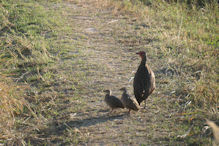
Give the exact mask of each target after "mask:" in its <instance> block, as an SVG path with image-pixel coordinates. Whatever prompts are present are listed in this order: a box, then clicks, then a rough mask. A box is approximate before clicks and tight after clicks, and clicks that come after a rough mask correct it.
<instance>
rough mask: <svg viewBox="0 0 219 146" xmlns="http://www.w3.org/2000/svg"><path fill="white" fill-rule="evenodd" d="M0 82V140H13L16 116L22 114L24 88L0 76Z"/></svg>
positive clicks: (24, 103)
mask: <svg viewBox="0 0 219 146" xmlns="http://www.w3.org/2000/svg"><path fill="white" fill-rule="evenodd" d="M1 78H4V79H1V81H0V98H1V100H0V107H1V108H0V117H1V118H0V123H1V124H0V133H1V134H0V139H10V138H14V134H15V133H14V132H13V130H14V124H15V122H16V116H17V115H19V114H20V113H22V112H23V108H24V106H25V105H26V102H25V100H24V89H25V88H26V87H25V86H18V85H15V84H14V83H13V81H11V80H10V79H9V78H7V77H5V76H3V75H1Z"/></svg>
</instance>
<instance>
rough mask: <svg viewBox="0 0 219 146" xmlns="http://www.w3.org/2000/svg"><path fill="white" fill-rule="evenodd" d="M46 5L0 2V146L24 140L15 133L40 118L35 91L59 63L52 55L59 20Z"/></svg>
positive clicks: (11, 1)
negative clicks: (55, 62)
mask: <svg viewBox="0 0 219 146" xmlns="http://www.w3.org/2000/svg"><path fill="white" fill-rule="evenodd" d="M54 4H55V3H54ZM45 5H46V2H43V1H23V0H16V1H13V0H2V1H1V2H0V42H1V43H0V76H1V80H0V98H1V100H0V106H1V109H0V116H1V121H0V125H1V126H0V129H1V132H0V133H1V135H0V139H1V140H2V141H0V143H1V142H4V141H5V142H6V141H7V142H9V141H14V142H15V141H17V142H18V141H19V139H23V138H22V137H23V136H24V135H25V134H22V132H23V131H20V132H19V131H16V130H15V129H16V128H17V127H19V126H21V125H23V124H25V121H24V120H25V119H27V117H33V118H37V116H36V114H35V112H36V109H35V108H34V107H35V106H36V105H34V104H31V103H32V102H33V101H34V100H35V98H36V94H34V92H33V91H32V90H33V88H35V87H37V86H38V85H39V84H41V85H44V84H47V83H49V77H48V74H51V73H50V72H51V71H50V69H49V68H51V66H52V64H53V62H54V60H56V58H55V57H53V55H51V53H52V52H54V51H55V50H56V49H57V48H52V45H51V44H52V43H53V41H52V39H50V38H52V37H55V35H56V31H55V30H56V28H58V26H59V24H60V21H59V20H60V18H59V15H56V16H55V14H57V12H54V10H49V9H46V7H45ZM30 86H31V88H30ZM28 94H29V95H28ZM18 117H23V118H18ZM22 135H23V136H22ZM16 139H17V140H16ZM8 140H9V141H8ZM19 142H22V141H19ZM23 142H24V141H23ZM24 143H25V142H24ZM24 143H23V144H24ZM11 144H12V143H11ZM17 144H19V143H17Z"/></svg>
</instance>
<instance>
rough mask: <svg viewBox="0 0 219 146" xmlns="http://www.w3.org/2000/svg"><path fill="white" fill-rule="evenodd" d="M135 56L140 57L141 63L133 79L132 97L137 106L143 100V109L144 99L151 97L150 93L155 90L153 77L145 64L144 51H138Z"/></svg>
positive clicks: (152, 73)
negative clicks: (133, 96)
mask: <svg viewBox="0 0 219 146" xmlns="http://www.w3.org/2000/svg"><path fill="white" fill-rule="evenodd" d="M136 54H138V55H139V56H140V57H141V63H140V65H139V67H138V70H137V72H136V73H135V77H134V82H133V88H134V95H135V98H136V100H137V101H138V103H139V105H140V104H141V102H142V101H144V100H145V106H144V108H145V107H146V99H147V98H148V96H149V95H151V93H152V92H153V91H154V89H155V75H154V72H153V71H152V70H151V68H150V67H149V65H148V64H147V57H146V53H145V52H144V51H140V52H138V53H136Z"/></svg>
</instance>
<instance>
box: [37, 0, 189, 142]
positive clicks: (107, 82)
mask: <svg viewBox="0 0 219 146" xmlns="http://www.w3.org/2000/svg"><path fill="white" fill-rule="evenodd" d="M94 3H95V1H92V0H89V1H87V0H86V1H83V0H82V1H80V0H79V1H77V2H66V3H65V4H63V5H62V6H61V7H62V9H63V10H65V11H63V16H64V17H67V22H66V25H68V26H70V28H71V30H70V31H69V32H68V33H63V36H61V38H62V40H65V41H67V40H68V41H67V42H68V46H69V49H68V52H67V54H68V55H67V56H68V57H66V56H65V57H64V56H63V58H64V59H63V60H61V61H60V63H59V66H60V67H59V68H60V69H59V72H58V73H59V75H60V78H61V80H63V83H62V86H63V87H62V88H63V90H59V89H58V88H59V87H56V88H57V89H56V90H58V91H60V93H62V97H63V99H59V105H57V109H58V110H57V111H58V113H57V114H55V115H54V117H53V120H52V121H50V124H49V126H48V127H47V128H45V129H41V130H40V132H39V135H41V137H43V138H45V139H46V140H47V143H51V144H79V145H87V144H88V145H95V144H98V145H106V144H108V145H112V144H116V145H127V144H128V145H140V144H146V145H160V144H163V145H165V144H171V143H172V142H171V139H173V138H174V137H176V136H177V135H178V134H184V132H185V131H178V132H176V131H177V130H178V129H177V127H175V126H174V125H175V124H174V120H175V119H174V118H173V117H172V116H171V113H173V112H175V110H173V109H171V106H170V105H171V101H170V99H169V98H168V96H169V95H167V93H166V91H165V89H166V88H167V87H166V86H167V85H166V84H165V83H164V84H161V82H162V81H163V78H164V77H165V73H163V72H162V71H160V70H159V67H161V64H160V62H159V61H161V60H159V58H158V55H157V54H158V53H157V49H154V48H153V47H154V46H155V45H158V43H157V40H156V39H151V34H149V33H148V34H144V36H143V35H142V34H141V33H142V32H143V31H144V29H151V28H150V23H149V22H148V23H147V22H144V24H142V22H141V21H139V20H137V21H136V19H135V18H127V16H122V15H121V16H118V15H113V14H112V10H111V9H106V8H102V9H101V8H97V7H94ZM60 42H61V41H60ZM138 50H145V51H147V54H148V57H149V65H150V66H151V67H152V69H153V70H154V71H155V73H156V74H155V75H156V77H157V89H156V91H155V93H154V94H153V95H152V96H150V98H149V99H148V100H147V108H146V109H141V110H140V111H139V112H132V113H131V116H130V117H128V116H127V115H126V112H127V110H125V109H124V110H117V111H116V112H115V113H113V114H111V115H109V114H108V112H109V108H108V107H107V106H106V104H105V103H104V93H103V92H102V90H103V89H111V90H112V91H113V94H114V95H117V96H119V97H120V96H121V92H120V91H119V88H121V87H127V88H128V92H129V93H130V94H131V95H133V88H132V82H129V79H130V78H131V77H133V76H134V73H135V71H136V69H137V67H138V65H139V63H140V58H139V57H138V56H136V54H135V52H136V51H138ZM65 58H67V59H65ZM75 59H77V60H75ZM75 77H77V78H81V80H76V79H75ZM66 80H67V81H66ZM64 81H65V82H64ZM73 86H74V87H73ZM74 88H76V89H77V90H74ZM76 91H78V92H76ZM173 143H174V144H176V142H173ZM179 143H180V142H179Z"/></svg>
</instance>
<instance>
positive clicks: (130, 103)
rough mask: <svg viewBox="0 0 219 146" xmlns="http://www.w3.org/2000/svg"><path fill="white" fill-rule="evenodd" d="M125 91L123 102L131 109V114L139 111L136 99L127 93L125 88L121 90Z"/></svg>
mask: <svg viewBox="0 0 219 146" xmlns="http://www.w3.org/2000/svg"><path fill="white" fill-rule="evenodd" d="M120 90H121V91H123V93H122V98H121V101H122V103H123V105H124V107H125V108H127V109H129V112H128V113H129V114H130V111H131V110H134V111H138V110H139V109H140V106H139V104H138V102H137V101H136V99H135V98H131V97H130V95H129V94H128V93H127V90H126V88H125V87H123V88H121V89H120Z"/></svg>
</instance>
